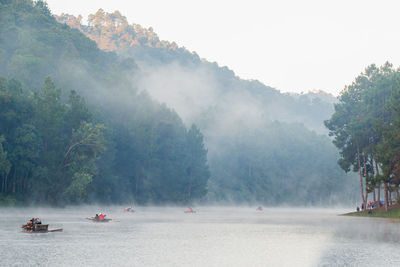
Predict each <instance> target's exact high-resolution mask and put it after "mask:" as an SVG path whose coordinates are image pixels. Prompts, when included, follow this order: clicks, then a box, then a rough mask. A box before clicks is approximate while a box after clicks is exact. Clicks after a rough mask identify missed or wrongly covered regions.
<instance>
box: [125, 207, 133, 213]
mask: <svg viewBox="0 0 400 267" xmlns="http://www.w3.org/2000/svg"><path fill="white" fill-rule="evenodd" d="M124 211H125V212H135V210H134V209H133V208H132V207H128V208H125V209H124Z"/></svg>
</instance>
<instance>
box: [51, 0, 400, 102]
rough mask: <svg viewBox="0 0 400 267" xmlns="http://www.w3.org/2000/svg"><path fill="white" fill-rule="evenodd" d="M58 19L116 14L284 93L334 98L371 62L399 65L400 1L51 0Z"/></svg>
mask: <svg viewBox="0 0 400 267" xmlns="http://www.w3.org/2000/svg"><path fill="white" fill-rule="evenodd" d="M47 2H48V4H49V7H50V9H51V11H52V12H53V13H55V14H61V13H69V14H73V15H79V14H81V15H82V16H83V17H84V18H87V15H88V14H91V13H95V12H96V11H97V10H98V9H99V8H102V9H103V10H105V11H106V12H113V11H115V10H119V11H120V12H121V14H122V15H124V16H126V17H127V19H128V21H129V23H137V24H140V25H142V26H144V27H150V26H151V27H153V28H154V31H155V32H156V33H157V34H158V35H159V37H160V39H162V40H168V41H175V42H176V43H177V44H178V45H179V46H184V47H186V48H187V49H189V50H190V51H196V53H197V54H199V56H200V57H202V58H205V59H207V60H208V61H211V62H214V61H216V62H217V63H218V64H219V65H220V66H228V67H229V68H230V69H232V70H233V71H234V72H235V73H236V75H238V76H240V77H241V78H243V79H257V80H259V81H261V82H263V83H264V84H266V85H269V86H272V87H275V88H276V89H278V90H280V91H283V92H289V91H291V92H302V91H304V92H307V91H310V90H324V91H327V92H330V93H332V94H334V95H337V94H338V93H339V92H340V91H341V90H342V89H343V88H344V86H345V85H346V84H350V83H351V82H352V81H353V80H354V78H355V77H356V76H357V75H358V74H359V73H360V72H362V71H363V70H364V69H365V67H366V66H368V65H369V64H371V63H375V64H377V65H381V64H383V63H384V62H385V61H390V62H392V63H393V64H394V65H395V66H396V67H397V66H398V65H399V64H400V51H399V50H400V31H399V26H400V16H399V15H398V13H399V10H400V1H396V0H393V1H392V0H391V1H389V0H381V1H377V0H347V1H346V0H335V1H333V0H332V1H324V0H279V1H278V0H276V1H267V0H264V1H262V0H259V1H258V0H245V1H243V0H240V1H239V0H237V1H236V0H202V1H190V0H167V1H166V0H141V1H135V0H132V1H124V0H112V1H110V0H107V1H106V0H95V1H82V0H68V1H64V0H48V1H47Z"/></svg>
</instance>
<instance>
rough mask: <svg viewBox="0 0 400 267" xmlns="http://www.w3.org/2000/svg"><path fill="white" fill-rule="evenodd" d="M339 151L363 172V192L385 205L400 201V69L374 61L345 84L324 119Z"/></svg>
mask: <svg viewBox="0 0 400 267" xmlns="http://www.w3.org/2000/svg"><path fill="white" fill-rule="evenodd" d="M325 125H326V127H327V128H328V129H329V131H330V132H329V134H330V135H331V136H333V137H334V144H335V145H336V147H337V148H338V149H339V151H340V159H339V165H340V167H341V168H342V169H343V170H345V171H346V172H349V171H351V170H352V171H353V172H356V173H358V175H359V185H360V195H361V201H362V204H363V207H364V208H365V209H366V208H367V203H368V196H369V195H372V196H371V198H372V199H371V200H372V201H373V203H377V205H378V206H381V205H382V201H381V195H380V193H381V191H382V188H383V192H384V196H383V199H384V201H383V203H384V206H385V209H386V210H388V208H389V206H390V205H392V204H393V201H392V199H393V198H395V199H396V200H397V202H398V201H399V200H400V195H399V184H400V179H399V177H400V176H399V175H400V157H399V155H400V70H399V69H395V68H393V65H392V64H390V63H389V62H387V63H386V64H384V65H383V66H381V67H377V66H376V65H374V64H372V65H370V66H369V67H367V68H366V69H365V71H364V72H363V73H361V74H360V75H359V76H358V77H357V78H356V79H355V81H354V82H353V83H352V84H351V85H348V86H346V87H345V89H344V90H343V91H342V92H341V94H340V96H339V103H337V104H336V105H335V113H334V114H333V115H332V117H331V118H330V119H329V120H327V121H326V122H325Z"/></svg>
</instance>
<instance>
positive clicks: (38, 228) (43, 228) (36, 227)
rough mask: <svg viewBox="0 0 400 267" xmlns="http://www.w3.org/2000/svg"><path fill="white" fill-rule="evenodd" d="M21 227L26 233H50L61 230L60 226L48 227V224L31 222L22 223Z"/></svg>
mask: <svg viewBox="0 0 400 267" xmlns="http://www.w3.org/2000/svg"><path fill="white" fill-rule="evenodd" d="M22 229H23V231H24V232H26V233H50V232H61V231H62V230H63V229H62V228H55V229H49V225H48V224H33V225H28V224H24V225H22Z"/></svg>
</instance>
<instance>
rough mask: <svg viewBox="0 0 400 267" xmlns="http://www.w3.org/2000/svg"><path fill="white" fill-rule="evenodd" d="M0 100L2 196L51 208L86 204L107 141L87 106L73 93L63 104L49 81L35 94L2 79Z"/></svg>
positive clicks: (15, 83) (0, 81)
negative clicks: (73, 203) (74, 203)
mask: <svg viewBox="0 0 400 267" xmlns="http://www.w3.org/2000/svg"><path fill="white" fill-rule="evenodd" d="M0 99H1V105H0V106H1V112H0V114H1V117H0V133H1V134H2V143H3V144H2V145H3V149H2V150H4V151H5V153H6V154H5V153H4V152H3V153H2V154H3V155H4V154H5V156H3V157H2V159H1V160H2V164H1V168H0V173H1V175H0V178H1V186H0V189H1V193H2V194H3V195H12V196H14V197H15V198H17V199H32V200H38V201H42V202H51V203H59V202H60V201H65V200H69V201H71V202H80V201H82V200H85V199H87V192H86V188H87V186H88V184H90V183H91V181H92V179H93V177H94V176H95V175H96V172H97V167H96V164H95V162H96V160H97V159H98V157H99V156H100V155H101V154H102V153H103V152H104V150H105V146H104V142H105V141H104V137H103V129H104V126H102V125H101V124H95V123H93V122H92V121H91V119H90V113H89V112H88V111H87V109H86V108H85V103H84V101H83V100H82V99H81V98H80V97H79V96H78V95H77V94H76V93H75V92H74V91H72V92H71V93H70V98H69V101H68V102H67V103H66V104H64V103H62V102H61V91H60V90H59V89H56V87H55V85H54V83H53V82H52V81H51V80H50V79H46V81H45V84H44V86H43V87H42V88H41V89H40V90H39V91H38V92H35V93H33V94H32V93H31V92H27V91H23V90H22V88H21V86H20V84H18V83H17V82H15V81H14V80H10V81H7V80H5V79H4V78H0Z"/></svg>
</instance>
